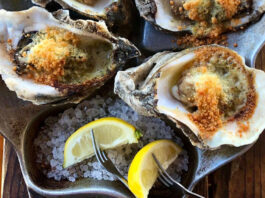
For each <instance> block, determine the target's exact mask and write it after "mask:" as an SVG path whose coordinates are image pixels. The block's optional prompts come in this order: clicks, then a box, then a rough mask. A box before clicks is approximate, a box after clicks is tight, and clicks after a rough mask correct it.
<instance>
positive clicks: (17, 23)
mask: <svg viewBox="0 0 265 198" xmlns="http://www.w3.org/2000/svg"><path fill="white" fill-rule="evenodd" d="M0 18H1V20H0V55H1V58H0V74H1V76H2V79H3V80H4V81H5V83H6V85H7V87H8V88H9V89H10V90H12V91H15V92H16V94H17V96H18V97H19V98H21V99H23V100H28V101H31V102H33V103H34V104H38V105H39V104H46V103H52V102H75V103H77V102H79V101H80V100H82V99H83V98H85V97H87V96H88V95H90V94H91V93H92V92H93V91H94V90H95V89H97V88H99V87H101V86H102V85H103V84H104V83H105V82H106V81H107V80H108V79H110V78H111V77H112V76H113V75H114V74H115V73H116V71H117V69H119V68H120V67H121V66H123V65H124V63H125V62H126V60H128V59H130V58H133V57H136V56H138V55H139V51H138V50H137V48H136V47H135V46H134V45H132V44H131V43H130V42H129V41H128V40H127V39H124V38H120V37H114V36H113V35H112V34H111V33H110V32H109V31H108V29H107V27H106V25H105V23H104V22H103V21H100V22H95V21H91V20H76V21H75V20H71V19H70V17H69V15H68V11H62V10H60V11H57V12H55V13H53V14H51V13H49V12H48V11H46V10H45V9H43V8H40V7H33V8H31V9H29V10H26V11H20V12H8V11H5V10H0Z"/></svg>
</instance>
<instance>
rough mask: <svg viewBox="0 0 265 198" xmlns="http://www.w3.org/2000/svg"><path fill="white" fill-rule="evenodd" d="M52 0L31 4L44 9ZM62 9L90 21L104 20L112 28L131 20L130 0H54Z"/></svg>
mask: <svg viewBox="0 0 265 198" xmlns="http://www.w3.org/2000/svg"><path fill="white" fill-rule="evenodd" d="M51 1H53V0H32V2H33V3H35V4H37V5H40V6H42V7H45V6H46V5H47V4H48V3H50V2H51ZM54 1H55V2H57V3H59V4H60V5H61V6H63V8H66V9H71V10H74V11H76V12H78V13H80V14H81V15H84V16H87V17H89V18H91V19H96V20H101V19H103V20H105V21H106V23H107V25H108V26H110V27H112V26H114V25H116V26H123V25H126V24H128V23H129V21H130V19H131V8H132V1H131V0H54Z"/></svg>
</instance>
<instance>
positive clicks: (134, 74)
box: [114, 45, 265, 150]
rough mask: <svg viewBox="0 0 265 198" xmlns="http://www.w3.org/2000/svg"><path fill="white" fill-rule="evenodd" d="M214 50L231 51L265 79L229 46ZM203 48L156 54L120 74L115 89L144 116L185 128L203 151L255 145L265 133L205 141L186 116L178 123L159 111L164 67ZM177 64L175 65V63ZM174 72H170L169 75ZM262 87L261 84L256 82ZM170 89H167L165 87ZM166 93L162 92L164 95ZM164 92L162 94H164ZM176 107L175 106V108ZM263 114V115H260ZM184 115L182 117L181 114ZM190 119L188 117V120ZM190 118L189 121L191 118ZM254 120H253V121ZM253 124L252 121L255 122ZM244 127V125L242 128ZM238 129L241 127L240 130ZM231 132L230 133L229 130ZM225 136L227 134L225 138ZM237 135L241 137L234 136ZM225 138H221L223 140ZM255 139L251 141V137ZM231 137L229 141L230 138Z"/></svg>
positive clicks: (257, 107)
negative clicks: (170, 121)
mask: <svg viewBox="0 0 265 198" xmlns="http://www.w3.org/2000/svg"><path fill="white" fill-rule="evenodd" d="M210 46H211V47H213V46H214V47H218V48H221V49H226V50H228V51H231V52H232V53H233V54H235V55H236V57H237V58H238V60H237V61H239V62H241V63H242V64H243V65H244V68H246V69H247V70H251V71H255V72H256V73H257V74H256V75H257V77H258V78H259V81H260V80H261V79H265V73H264V72H262V71H258V70H254V69H249V68H248V67H246V65H245V64H244V59H243V58H242V57H241V56H240V55H238V54H236V52H234V51H232V50H230V49H228V48H226V47H221V46H218V45H210ZM202 47H209V46H202ZM202 47H197V48H192V49H187V50H184V51H182V52H177V53H174V52H161V53H157V54H155V55H154V56H153V57H151V58H150V59H149V60H148V61H146V62H144V63H143V64H141V65H140V66H138V67H134V68H130V69H128V70H126V71H120V72H118V74H117V75H116V78H115V88H114V92H115V93H116V94H118V95H119V96H120V97H121V98H122V99H123V100H124V101H125V102H126V103H127V104H129V105H130V106H131V107H132V108H133V109H134V110H136V111H137V112H139V113H140V114H143V115H147V116H154V117H161V115H164V116H167V117H168V118H169V119H170V120H172V121H174V122H175V123H176V124H177V126H178V127H179V128H181V129H182V130H183V131H184V133H185V134H186V135H187V136H188V137H189V138H190V140H191V142H192V143H193V145H195V146H197V147H199V148H205V149H208V150H214V149H218V148H220V147H221V146H222V145H232V146H235V147H240V146H243V145H249V144H252V143H253V142H254V141H256V139H257V138H258V136H259V135H260V133H261V132H262V131H260V130H258V131H257V133H255V132H254V131H255V129H253V130H251V131H252V132H253V133H252V132H249V133H246V134H247V136H246V137H245V136H243V138H244V137H245V138H246V139H248V140H247V141H242V140H241V138H239V137H238V136H237V137H238V138H235V140H233V139H231V141H226V140H228V139H229V138H228V136H229V135H233V133H232V134H230V132H229V133H227V134H226V133H225V134H226V135H228V136H223V137H222V135H220V134H219V133H216V134H217V135H216V136H214V138H213V140H214V141H215V142H208V141H206V140H203V139H202V138H201V137H200V135H199V134H198V133H196V131H198V130H195V131H194V130H193V129H194V126H193V127H192V126H191V125H190V124H189V123H190V121H189V122H188V124H187V123H186V122H183V119H184V117H183V116H182V117H181V118H180V117H179V119H178V121H176V119H177V118H175V117H173V116H172V115H171V114H167V113H165V112H163V111H160V108H159V105H160V104H159V100H158V97H157V96H158V94H159V92H158V89H157V87H158V83H157V81H158V79H160V78H161V70H162V69H161V68H164V66H165V65H168V63H169V62H170V61H172V60H173V59H174V60H175V59H180V57H184V55H187V54H190V53H191V52H192V51H193V50H195V49H198V48H202ZM172 65H174V64H172ZM168 73H170V72H168ZM255 79H256V78H255ZM255 84H258V83H255ZM262 86H265V85H263V84H262V83H261V84H260V83H259V85H258V87H257V89H258V90H257V92H259V94H262V97H260V98H265V96H263V95H264V94H265V93H263V92H264V91H262V92H261V93H260V91H261V90H263V89H262V88H261V87H262ZM165 89H166V88H165ZM161 93H162V92H161ZM161 93H160V95H161ZM264 102H265V101H263V100H262V101H259V102H258V105H262V104H263V103H264ZM172 108H173V107H172ZM257 109H259V106H255V112H254V115H255V117H253V116H251V120H254V121H255V120H260V119H258V117H256V116H258V115H259V114H260V113H261V112H260V111H259V110H257ZM258 111H259V112H258ZM178 115H179V116H180V114H178ZM185 119H186V118H185ZM187 119H188V118H187ZM249 121H250V120H249ZM251 122H252V121H251ZM263 125H264V124H262V123H261V124H258V125H257V127H259V129H262V128H265V126H263ZM238 127H240V125H238ZM237 129H238V128H237ZM228 131H229V130H228ZM223 132H225V131H223ZM225 134H224V135H225ZM234 135H237V134H234ZM219 136H221V137H219ZM248 136H249V137H251V138H247V137H248ZM227 138H228V139H227ZM218 139H219V140H220V141H222V142H221V144H219V143H218V142H216V141H217V140H218Z"/></svg>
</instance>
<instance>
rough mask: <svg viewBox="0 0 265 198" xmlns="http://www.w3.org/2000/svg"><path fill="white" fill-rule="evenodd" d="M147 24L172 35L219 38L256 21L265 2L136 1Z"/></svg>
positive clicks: (245, 0)
mask: <svg viewBox="0 0 265 198" xmlns="http://www.w3.org/2000/svg"><path fill="white" fill-rule="evenodd" d="M135 2H136V5H137V8H138V10H139V12H140V14H141V16H143V17H144V18H145V19H146V20H147V21H149V22H151V23H153V24H154V25H156V26H158V27H159V28H160V29H164V30H168V31H172V32H183V31H185V32H191V33H193V34H194V36H196V37H198V38H202V37H210V38H216V37H218V36H219V35H220V34H222V33H224V32H228V31H235V30H238V29H239V28H243V26H245V25H247V24H249V23H253V22H256V21H257V20H259V18H260V17H261V16H262V14H263V13H264V11H265V0H166V1H165V0H148V1H147V0H135Z"/></svg>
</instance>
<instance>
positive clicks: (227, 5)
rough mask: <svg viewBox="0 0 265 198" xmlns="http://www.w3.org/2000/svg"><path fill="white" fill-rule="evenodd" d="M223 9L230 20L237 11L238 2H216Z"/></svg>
mask: <svg viewBox="0 0 265 198" xmlns="http://www.w3.org/2000/svg"><path fill="white" fill-rule="evenodd" d="M216 1H217V2H218V3H219V4H220V5H221V6H222V8H224V10H225V13H226V17H227V18H228V19H230V18H232V17H233V16H234V15H235V14H236V13H237V11H238V6H239V5H240V0H216Z"/></svg>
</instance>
